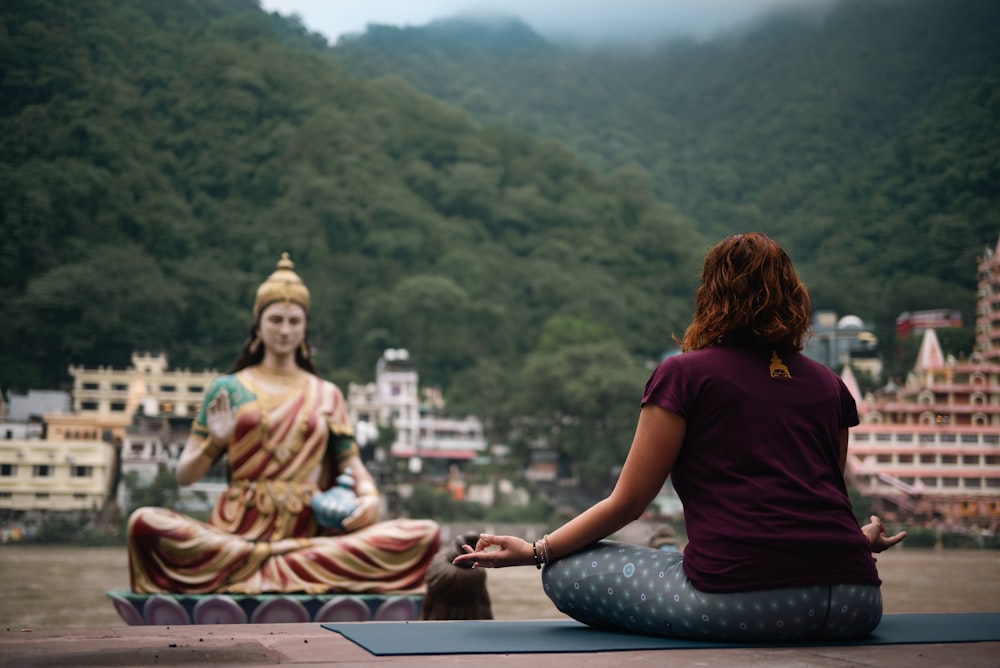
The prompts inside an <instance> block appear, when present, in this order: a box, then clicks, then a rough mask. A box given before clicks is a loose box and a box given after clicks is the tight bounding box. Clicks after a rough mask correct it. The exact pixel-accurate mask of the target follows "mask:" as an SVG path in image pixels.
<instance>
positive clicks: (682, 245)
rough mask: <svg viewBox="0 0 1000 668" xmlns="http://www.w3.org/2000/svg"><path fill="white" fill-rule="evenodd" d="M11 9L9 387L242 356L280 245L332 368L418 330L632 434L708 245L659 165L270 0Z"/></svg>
mask: <svg viewBox="0 0 1000 668" xmlns="http://www.w3.org/2000/svg"><path fill="white" fill-rule="evenodd" d="M2 21H3V26H2V30H0V34H3V35H4V39H3V43H2V52H0V62H2V68H3V70H2V76H0V100H2V102H0V105H2V106H0V114H2V115H0V132H2V135H3V137H4V141H3V144H2V149H0V150H2V160H0V163H2V166H0V207H2V220H3V235H2V238H0V275H2V276H3V277H4V279H3V286H2V294H0V320H2V322H3V323H4V326H3V327H2V328H0V336H2V337H3V339H2V345H0V370H2V371H0V373H2V378H0V384H2V385H3V386H4V388H5V389H7V388H12V389H14V390H17V391H21V392H23V391H25V390H27V389H29V388H36V387H56V386H58V384H59V383H61V382H63V381H64V380H65V379H66V378H67V374H66V367H67V365H68V364H71V363H72V364H86V365H91V366H93V365H98V364H110V365H114V366H117V367H124V366H126V365H127V364H128V363H129V355H130V353H131V352H132V350H134V349H150V350H163V351H165V352H167V353H168V354H169V357H170V362H171V364H172V366H174V367H181V368H183V367H191V368H195V369H200V368H204V367H214V368H219V369H225V368H227V367H228V366H229V364H230V363H231V362H232V360H233V359H234V358H235V355H236V353H237V352H238V348H239V344H240V343H241V341H242V339H243V338H244V337H245V336H246V334H247V332H248V328H249V325H250V315H251V314H250V306H251V304H252V301H253V291H254V290H255V289H256V286H257V285H258V284H259V282H260V281H262V280H263V279H264V278H265V277H266V276H267V275H268V274H269V273H270V272H271V271H273V269H274V266H275V263H276V261H277V259H278V258H279V256H280V253H281V252H282V251H288V252H289V253H290V254H291V257H292V259H293V261H295V262H296V269H297V271H299V273H300V274H301V275H302V277H303V278H304V280H305V281H306V282H307V284H308V285H309V287H310V289H311V290H312V296H313V305H314V306H313V309H312V311H311V313H310V322H309V333H310V340H311V342H312V343H313V345H314V346H315V348H316V361H317V364H318V366H319V368H320V370H321V371H322V373H323V374H324V375H326V376H328V377H332V378H334V379H335V380H338V381H340V382H341V383H346V382H347V381H349V380H354V381H368V380H370V379H371V377H372V374H373V369H374V363H375V360H376V359H377V358H378V356H379V355H380V354H381V352H382V351H383V350H384V349H385V348H386V347H406V348H409V349H410V350H411V352H412V358H413V360H414V361H415V363H416V365H417V368H418V370H419V372H420V374H421V380H422V382H424V383H427V384H440V385H441V386H443V388H444V389H445V392H446V393H447V396H448V397H449V399H450V400H451V401H450V406H451V407H452V408H453V409H454V410H456V411H462V410H465V409H470V410H476V411H477V412H478V413H479V414H480V415H482V416H483V417H484V418H486V419H487V421H488V423H489V424H490V425H499V424H500V422H501V421H502V419H503V416H504V415H508V414H516V415H525V414H533V413H535V412H536V411H537V412H540V413H541V414H542V415H543V416H544V417H543V419H547V417H548V416H550V415H552V416H555V415H556V414H557V413H558V414H559V416H558V419H562V417H565V416H567V415H573V414H576V413H579V412H580V411H589V412H590V413H591V414H593V415H595V416H596V420H598V422H599V424H594V425H590V423H589V422H588V423H587V424H588V425H589V426H586V428H584V426H581V428H580V430H581V438H580V447H584V446H585V445H588V444H589V445H590V446H591V449H593V448H592V443H593V441H592V440H590V439H593V438H594V437H598V438H600V440H602V442H605V443H608V444H609V449H610V447H612V446H613V447H614V449H616V450H617V451H618V452H617V453H613V454H612V453H610V452H608V453H607V454H608V457H610V458H619V457H620V455H621V449H622V448H624V447H627V443H628V430H629V429H630V428H631V427H630V423H631V422H632V420H633V419H634V412H635V403H636V401H637V400H638V394H639V392H640V390H641V384H642V382H643V380H644V378H645V374H646V369H645V368H644V364H645V362H646V361H647V360H655V359H657V358H658V357H659V356H660V355H661V354H662V352H663V351H664V350H665V349H667V348H668V347H670V346H671V345H672V343H671V340H670V337H671V334H672V333H680V332H681V331H682V330H683V327H684V325H685V323H686V320H687V319H688V318H689V316H690V310H691V295H692V291H693V288H694V286H695V285H696V280H697V275H698V271H699V256H700V255H701V254H702V253H703V252H704V250H705V244H706V242H705V241H704V240H703V239H702V238H701V237H700V236H698V235H697V233H696V232H695V231H694V227H693V225H692V224H691V222H690V221H688V220H686V219H685V218H683V217H682V216H680V215H678V214H676V213H674V212H672V211H671V210H670V209H669V208H668V207H666V206H665V205H664V204H662V203H661V202H659V201H657V200H656V198H655V197H654V195H653V192H652V184H651V182H650V180H649V179H648V177H647V176H646V175H645V173H643V172H642V171H640V170H636V169H633V168H624V169H621V170H617V171H613V172H611V173H609V174H602V173H600V172H599V171H598V170H596V169H594V168H593V167H591V166H589V165H588V164H586V163H585V162H584V161H583V160H582V159H580V158H578V157H576V156H575V155H574V154H573V153H571V152H570V151H569V150H568V149H567V148H565V147H564V146H562V145H560V144H558V143H555V142H552V141H543V140H539V139H535V138H532V137H529V136H527V135H525V134H522V133H518V132H515V131H511V130H507V129H504V128H502V127H490V128H481V127H477V126H476V125H474V124H473V123H472V122H471V121H470V120H469V118H468V117H467V116H466V115H465V114H464V113H462V112H459V111H456V110H454V109H452V108H449V107H447V106H446V105H444V104H443V103H440V102H437V101H435V100H433V99H432V98H429V97H426V96H424V95H422V94H419V93H416V92H415V91H414V90H412V89H411V88H410V87H408V86H407V85H406V84H404V83H403V82H402V81H400V80H391V79H387V80H381V81H375V82H365V81H360V80H358V79H354V78H352V77H351V76H349V75H347V74H345V73H344V72H343V70H342V69H341V68H340V67H338V66H337V65H336V64H335V63H334V62H333V61H332V60H331V59H330V58H329V57H328V56H327V55H324V54H322V53H320V52H318V51H317V50H316V49H315V44H314V43H313V38H312V37H311V36H309V35H308V34H306V33H305V32H304V31H303V30H302V29H301V27H298V26H296V25H295V24H293V23H288V22H286V21H284V20H279V19H277V18H276V17H271V16H269V15H267V14H265V13H263V12H261V11H259V10H258V9H257V7H256V5H255V4H254V3H253V2H248V1H241V0H213V1H205V0H191V1H190V2H170V3H161V2H130V3H120V2H114V1H108V2H103V3H102V2H88V3H77V2H70V1H66V2H55V1H51V2H37V1H33V2H24V3H14V4H13V5H12V4H11V3H7V4H6V5H5V6H4V9H3V14H2ZM556 378H562V379H564V380H565V381H566V382H565V383H561V384H560V385H559V387H558V388H557V391H555V392H554V393H552V394H549V393H547V388H548V387H549V385H548V384H545V385H542V384H541V383H539V382H538V381H539V379H544V380H545V381H546V383H550V382H552V381H554V380H555V379H556ZM539 398H541V399H543V400H544V401H543V402H542V403H538V401H537V400H538V399H539ZM554 419H555V418H554ZM495 428H496V429H500V427H499V426H496V427H495ZM571 431H572V430H567V432H566V433H567V434H569V433H570V432H571ZM623 431H624V436H623ZM585 432H586V433H587V437H588V438H586V439H585V438H583V434H584V433H585ZM570 441H571V439H570V437H569V436H564V438H563V442H562V444H561V447H563V448H564V449H571V448H572V447H573V445H572V443H571V442H570ZM597 470H605V471H606V464H601V465H600V466H598V467H597Z"/></svg>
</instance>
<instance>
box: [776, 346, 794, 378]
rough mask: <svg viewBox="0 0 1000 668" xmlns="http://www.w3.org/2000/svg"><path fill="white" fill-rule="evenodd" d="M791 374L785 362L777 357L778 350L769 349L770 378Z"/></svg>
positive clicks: (784, 376)
mask: <svg viewBox="0 0 1000 668" xmlns="http://www.w3.org/2000/svg"><path fill="white" fill-rule="evenodd" d="M791 377H792V374H791V372H790V371H789V370H788V367H787V366H785V363H784V362H782V361H781V358H780V357H778V352H777V351H775V350H772V351H771V378H791Z"/></svg>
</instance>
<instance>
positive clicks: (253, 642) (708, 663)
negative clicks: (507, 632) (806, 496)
mask: <svg viewBox="0 0 1000 668" xmlns="http://www.w3.org/2000/svg"><path fill="white" fill-rule="evenodd" d="M410 623H413V624H419V623H420V622H410ZM0 656H2V657H3V658H2V659H0V664H2V665H3V666H4V667H5V668H6V667H8V666H10V667H27V666H31V667H34V666H73V667H75V668H80V667H83V666H136V667H140V668H141V667H142V666H193V665H211V666H236V665H238V666H240V667H241V668H256V667H257V666H274V665H281V666H352V667H367V666H382V667H384V666H386V665H393V666H435V667H436V668H442V667H443V666H469V665H475V666H477V668H501V667H502V668H510V667H513V666H517V667H521V666H528V665H543V666H545V667H546V668H605V666H609V665H618V666H626V665H628V666H651V665H672V666H692V665H697V666H701V667H702V668H722V667H723V666H724V667H727V668H729V667H731V666H740V667H741V668H793V667H794V668H801V667H802V666H806V667H810V666H812V667H816V668H844V666H884V667H895V666H898V667H900V668H903V667H905V668H938V667H939V666H963V667H968V668H995V667H996V665H997V657H998V656H1000V643H996V642H991V643H963V644H940V645H937V644H921V645H917V644H914V645H881V646H854V647H809V648H793V647H790V648H787V649H786V648H759V649H758V648H748V649H718V650H716V649H699V650H665V651H662V650H661V651H635V652H597V653H591V654H584V653H577V654H545V655H544V656H542V655H537V654H535V655H532V654H476V655H469V654H442V655H437V656H394V657H379V656H373V655H372V654H369V653H368V652H367V651H365V650H364V649H362V648H361V647H359V646H357V645H355V644H354V643H352V642H351V641H350V640H347V639H346V638H344V637H343V636H341V635H340V634H339V633H334V632H332V631H327V630H325V629H323V628H322V627H320V626H319V625H318V624H231V625H215V626H187V625H184V626H156V627H150V626H145V627H136V626H114V627H85V628H44V629H10V628H6V629H4V628H0Z"/></svg>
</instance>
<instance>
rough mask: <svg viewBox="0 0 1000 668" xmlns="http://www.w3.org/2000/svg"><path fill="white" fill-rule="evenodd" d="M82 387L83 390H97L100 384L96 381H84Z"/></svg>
mask: <svg viewBox="0 0 1000 668" xmlns="http://www.w3.org/2000/svg"><path fill="white" fill-rule="evenodd" d="M83 389H85V390H98V389H100V386H99V385H98V384H97V383H84V384H83Z"/></svg>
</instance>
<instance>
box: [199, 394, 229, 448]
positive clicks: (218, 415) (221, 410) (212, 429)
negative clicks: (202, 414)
mask: <svg viewBox="0 0 1000 668" xmlns="http://www.w3.org/2000/svg"><path fill="white" fill-rule="evenodd" d="M206 422H207V425H208V434H209V436H211V437H212V442H213V443H215V444H217V445H219V446H224V445H226V444H227V443H229V440H230V439H231V438H232V437H233V431H234V430H235V429H236V416H235V415H233V408H232V406H231V405H230V403H229V393H228V392H226V391H225V390H222V391H220V392H219V393H218V394H217V395H215V398H214V399H212V401H210V402H209V404H208V415H207V416H206Z"/></svg>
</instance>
